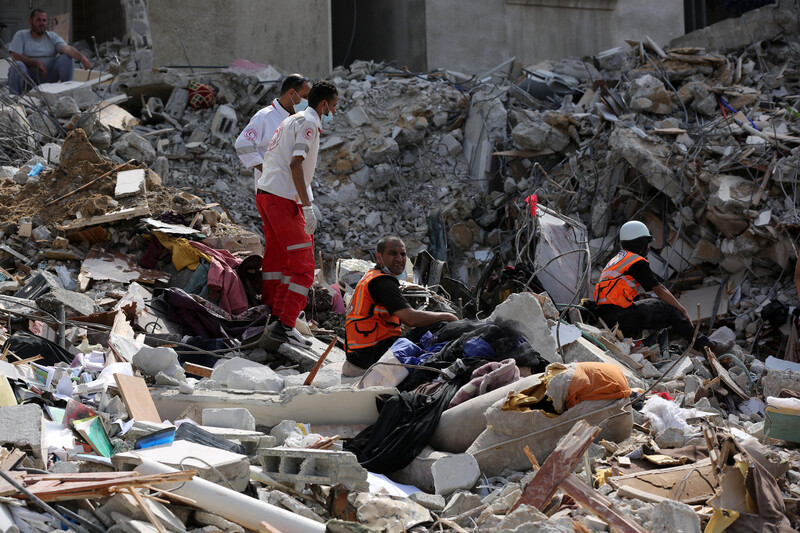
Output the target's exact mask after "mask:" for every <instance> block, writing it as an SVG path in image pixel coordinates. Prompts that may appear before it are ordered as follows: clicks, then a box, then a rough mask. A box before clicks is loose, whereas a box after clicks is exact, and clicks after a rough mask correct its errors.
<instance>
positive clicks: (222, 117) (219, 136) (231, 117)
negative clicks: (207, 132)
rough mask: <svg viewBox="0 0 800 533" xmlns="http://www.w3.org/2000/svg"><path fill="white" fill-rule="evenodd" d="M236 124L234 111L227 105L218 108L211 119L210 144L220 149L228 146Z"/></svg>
mask: <svg viewBox="0 0 800 533" xmlns="http://www.w3.org/2000/svg"><path fill="white" fill-rule="evenodd" d="M237 124H238V121H237V119H236V111H235V110H234V109H233V108H232V107H231V106H229V105H227V104H226V105H221V106H219V107H218V108H217V111H216V112H215V113H214V118H213V119H211V144H214V145H217V146H219V147H221V148H224V147H225V146H227V145H228V144H230V142H231V137H232V135H233V134H234V132H236V125H237ZM236 133H238V132H236Z"/></svg>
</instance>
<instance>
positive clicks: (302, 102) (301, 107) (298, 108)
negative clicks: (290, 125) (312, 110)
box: [294, 98, 308, 113]
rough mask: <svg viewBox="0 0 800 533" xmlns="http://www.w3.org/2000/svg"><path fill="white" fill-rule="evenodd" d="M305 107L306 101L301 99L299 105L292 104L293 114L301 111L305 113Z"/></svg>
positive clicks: (306, 105)
mask: <svg viewBox="0 0 800 533" xmlns="http://www.w3.org/2000/svg"><path fill="white" fill-rule="evenodd" d="M307 107H308V100H306V99H305V98H302V99H300V103H299V104H294V112H295V113H300V112H301V111H305V109H306V108H307Z"/></svg>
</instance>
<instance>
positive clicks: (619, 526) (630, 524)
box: [545, 461, 648, 533]
mask: <svg viewBox="0 0 800 533" xmlns="http://www.w3.org/2000/svg"><path fill="white" fill-rule="evenodd" d="M546 462H547V461H545V463H546ZM559 488H560V489H561V490H563V491H564V492H565V493H567V494H568V495H569V496H570V497H571V498H572V499H573V500H575V501H576V502H578V503H579V504H581V506H583V507H584V508H585V509H587V510H588V511H590V512H591V513H592V514H594V515H595V516H596V517H598V518H599V519H601V520H603V521H604V522H606V523H607V524H608V525H609V526H611V527H610V529H611V531H617V532H619V533H648V531H647V529H645V528H644V527H642V526H641V524H639V523H638V522H636V521H635V520H633V519H632V518H630V517H629V516H627V515H624V514H622V513H621V512H619V511H617V510H616V508H615V506H614V502H612V501H611V500H609V499H608V498H606V497H605V496H603V495H602V494H600V493H599V492H597V491H596V490H594V489H593V488H592V487H590V486H589V485H587V484H586V483H585V482H583V481H582V480H581V479H580V478H579V477H578V476H576V475H575V474H571V475H570V476H569V477H568V478H567V479H565V480H564V481H563V482H562V483H561V485H560V486H559Z"/></svg>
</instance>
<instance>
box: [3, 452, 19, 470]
mask: <svg viewBox="0 0 800 533" xmlns="http://www.w3.org/2000/svg"><path fill="white" fill-rule="evenodd" d="M24 458H25V452H23V451H21V450H18V449H16V448H14V449H13V450H11V451H10V452H9V451H6V449H5V448H3V453H1V454H0V470H11V469H12V468H14V467H15V466H17V464H18V463H19V462H20V461H22V460H23V459H24Z"/></svg>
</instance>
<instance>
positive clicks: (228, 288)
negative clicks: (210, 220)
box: [189, 241, 248, 315]
mask: <svg viewBox="0 0 800 533" xmlns="http://www.w3.org/2000/svg"><path fill="white" fill-rule="evenodd" d="M189 243H190V244H191V245H192V246H194V247H195V248H197V249H198V250H199V251H201V252H203V253H204V254H205V255H207V256H210V257H211V266H210V267H209V269H208V290H209V291H217V292H219V300H218V303H219V306H220V307H221V308H223V309H224V310H226V311H228V312H229V313H233V314H235V315H236V314H239V313H243V312H244V311H247V307H248V306H247V294H246V293H245V292H244V286H243V285H242V281H241V280H240V279H239V276H238V275H237V274H236V270H235V268H236V267H238V266H239V264H240V263H241V262H242V260H241V259H239V258H238V257H234V256H233V255H232V254H231V253H230V252H229V251H228V250H215V249H213V248H210V247H208V246H206V245H205V244H202V243H199V242H195V241H189Z"/></svg>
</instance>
